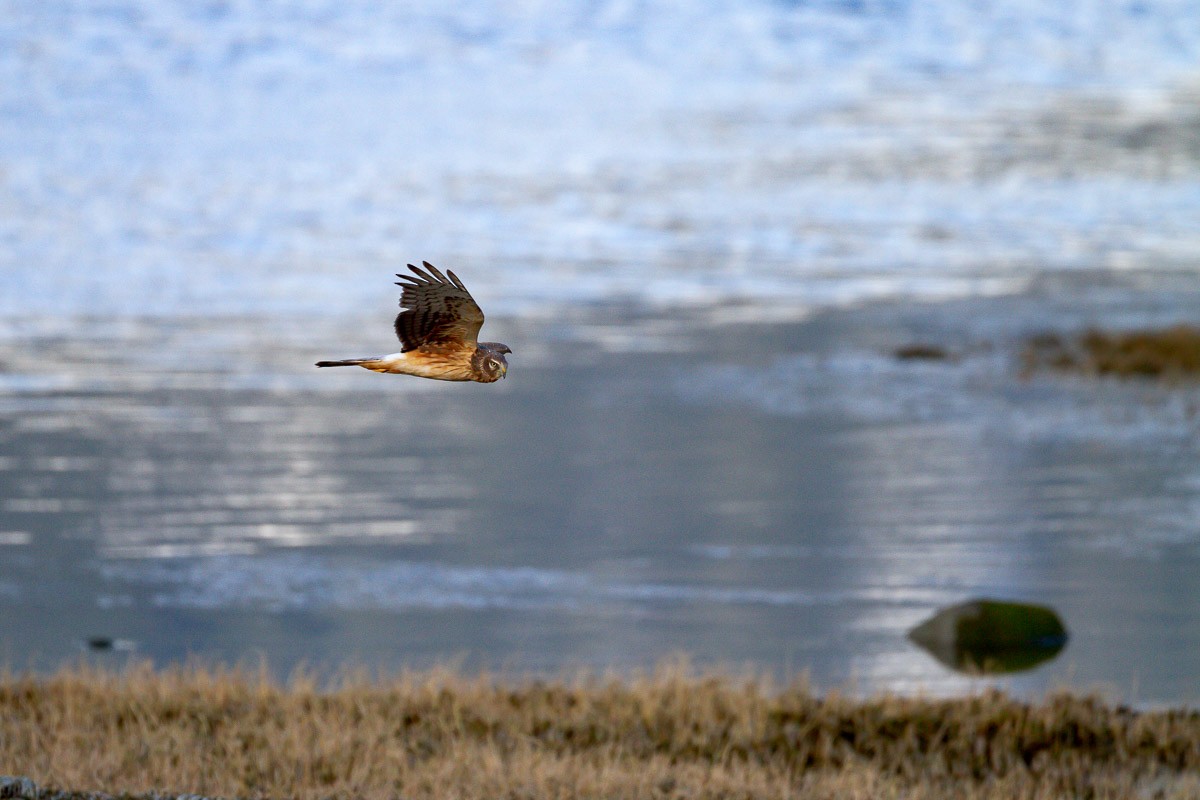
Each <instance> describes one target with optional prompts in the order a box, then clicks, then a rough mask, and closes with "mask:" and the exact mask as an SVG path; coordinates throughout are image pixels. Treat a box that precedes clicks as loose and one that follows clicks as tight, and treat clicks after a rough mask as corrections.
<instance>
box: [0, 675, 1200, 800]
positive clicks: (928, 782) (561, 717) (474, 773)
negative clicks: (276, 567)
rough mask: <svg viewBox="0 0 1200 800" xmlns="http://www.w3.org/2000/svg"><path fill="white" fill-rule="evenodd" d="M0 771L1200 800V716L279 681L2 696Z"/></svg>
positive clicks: (440, 787)
mask: <svg viewBox="0 0 1200 800" xmlns="http://www.w3.org/2000/svg"><path fill="white" fill-rule="evenodd" d="M0 720H2V721H3V723H2V725H0V774H8V775H23V776H27V777H29V778H31V779H32V780H33V781H35V782H37V783H38V784H39V785H40V786H42V787H47V788H48V787H53V788H59V789H71V790H102V791H105V792H109V793H114V794H120V793H130V794H139V793H147V792H151V791H158V792H172V793H181V792H188V793H197V794H201V795H207V796H225V797H235V796H240V797H246V796H253V797H298V798H324V797H330V796H336V797H365V798H384V797H386V798H394V797H404V798H414V800H415V799H416V798H439V800H449V799H450V798H514V799H517V798H530V800H532V799H533V798H575V797H589V798H590V797H595V798H635V797H636V798H664V799H665V798H691V799H696V798H718V797H720V798H839V799H840V800H845V799H846V798H863V799H864V800H865V799H866V798H870V799H871V800H886V799H887V798H905V799H906V800H921V799H922V798H968V799H969V798H1004V799H1005V800H1012V798H1058V797H1073V798H1074V797H1079V798H1107V797H1111V798H1126V797H1148V798H1149V797H1165V798H1195V797H1200V777H1198V776H1200V712H1198V711H1191V710H1182V709H1181V710H1162V711H1142V712H1138V711H1133V710H1130V709H1127V708H1122V707H1117V706H1114V705H1110V704H1107V703H1105V702H1103V701H1101V700H1099V699H1097V698H1093V697H1079V696H1071V695H1065V694H1062V695H1053V696H1049V697H1047V698H1045V699H1044V700H1042V701H1039V702H1036V703H1032V704H1029V703H1024V702H1019V701H1016V700H1014V699H1011V698H1009V697H1007V696H1005V695H1003V694H999V693H994V692H988V693H983V694H980V695H978V696H974V697H969V698H965V699H958V700H934V699H912V698H900V697H892V696H880V697H874V698H870V699H866V700H862V699H852V698H850V697H847V696H844V695H841V694H838V693H823V694H818V693H814V692H813V691H811V690H809V689H808V688H807V687H806V686H804V685H802V684H796V685H791V686H772V685H770V684H769V683H767V682H765V681H762V680H758V679H743V678H738V677H732V676H721V675H707V676H706V675H696V674H694V673H693V672H692V671H690V670H688V669H686V668H683V667H679V666H664V667H661V668H660V669H658V670H657V671H655V672H654V673H652V674H648V675H645V676H641V677H625V678H621V679H617V678H611V679H610V678H598V677H595V676H587V675H579V676H574V677H568V678H564V679H562V680H556V681H542V680H532V679H531V680H528V681H499V680H495V679H492V678H489V677H487V676H464V675H461V674H458V673H456V672H454V671H451V670H433V671H428V672H420V673H411V674H401V675H397V676H394V677H390V678H386V679H370V678H368V677H365V676H357V677H348V678H344V679H342V680H341V681H339V682H338V683H337V684H336V685H334V686H332V687H324V688H321V687H318V686H317V685H316V684H315V682H314V681H312V680H311V679H308V678H305V677H296V678H293V679H292V680H291V681H289V682H288V683H287V684H286V685H280V684H278V683H276V682H274V681H272V680H271V679H270V678H269V677H268V674H267V673H266V672H265V671H262V672H255V671H248V670H212V669H202V668H173V669H167V670H163V671H156V670H153V669H151V668H150V667H148V666H139V667H137V668H134V669H131V670H128V671H125V672H121V673H113V672H106V671H98V670H94V669H90V668H86V667H75V668H72V669H68V670H65V671H62V672H60V673H58V674H56V675H54V676H51V677H34V676H28V675H15V674H8V675H6V676H3V677H2V678H0Z"/></svg>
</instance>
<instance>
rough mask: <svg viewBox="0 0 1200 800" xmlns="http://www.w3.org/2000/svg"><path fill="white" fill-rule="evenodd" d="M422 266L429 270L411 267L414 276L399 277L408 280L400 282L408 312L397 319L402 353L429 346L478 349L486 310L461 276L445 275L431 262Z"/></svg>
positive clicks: (403, 312) (449, 272) (402, 296)
mask: <svg viewBox="0 0 1200 800" xmlns="http://www.w3.org/2000/svg"><path fill="white" fill-rule="evenodd" d="M421 263H422V264H424V265H425V269H421V268H420V267H416V266H413V265H412V264H409V265H408V268H409V269H410V270H412V272H413V274H412V275H401V274H397V275H396V277H397V278H400V279H401V281H405V283H401V282H400V281H397V282H396V285H397V286H400V287H402V288H403V289H404V291H403V292H402V293H401V294H400V306H401V307H402V308H403V309H404V311H401V312H400V313H399V314H398V315H397V316H396V336H398V337H399V338H400V344H401V345H402V347H401V352H404V353H407V352H408V351H409V350H416V349H417V348H419V347H424V346H426V345H431V346H433V347H437V346H449V347H453V346H461V345H469V346H471V347H472V348H474V347H475V345H476V343H477V341H478V337H479V329H480V328H481V327H483V311H481V310H480V308H479V305H478V304H477V303H476V302H475V299H474V298H473V297H471V293H470V292H468V291H467V287H466V286H463V283H462V281H460V280H459V279H458V276H457V275H455V274H454V273H453V272H451V271H450V270H446V275H443V274H442V273H441V271H440V270H438V268H437V267H435V266H434V265H433V264H430V263H429V262H428V261H423V262H421Z"/></svg>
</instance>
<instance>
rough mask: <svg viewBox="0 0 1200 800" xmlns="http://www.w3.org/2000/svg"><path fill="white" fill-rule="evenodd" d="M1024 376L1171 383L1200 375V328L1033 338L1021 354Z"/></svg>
mask: <svg viewBox="0 0 1200 800" xmlns="http://www.w3.org/2000/svg"><path fill="white" fill-rule="evenodd" d="M1021 367H1022V372H1023V373H1024V374H1026V375H1029V374H1032V373H1034V372H1037V371H1040V370H1050V371H1053V372H1067V373H1074V374H1078V375H1088V376H1104V377H1115V378H1150V379H1160V380H1167V381H1179V380H1195V379H1196V378H1198V377H1200V327H1196V326H1193V325H1174V326H1171V327H1167V328H1146V329H1141V330H1131V331H1104V330H1099V329H1095V328H1093V329H1090V330H1087V331H1084V332H1083V333H1081V334H1078V335H1076V336H1073V337H1071V336H1064V335H1060V334H1057V333H1043V334H1039V335H1036V336H1032V337H1030V338H1029V339H1028V340H1026V342H1025V346H1024V349H1023V350H1022V353H1021Z"/></svg>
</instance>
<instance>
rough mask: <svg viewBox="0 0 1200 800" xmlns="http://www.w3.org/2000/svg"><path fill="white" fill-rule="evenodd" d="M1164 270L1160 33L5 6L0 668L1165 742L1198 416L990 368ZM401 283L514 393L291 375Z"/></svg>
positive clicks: (1157, 391) (1174, 284)
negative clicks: (697, 701)
mask: <svg viewBox="0 0 1200 800" xmlns="http://www.w3.org/2000/svg"><path fill="white" fill-rule="evenodd" d="M1198 258H1200V6H1198V5H1197V4H1195V3H1193V2H1190V0H1178V1H1174V2H1173V1H1172V0H1133V1H1131V2H1102V1H1101V0H1095V1H1094V2H1090V1H1089V0H1078V1H1076V2H1064V3H1058V4H1045V3H1041V2H1033V1H1032V0H1009V1H1008V2H998V3H961V2H957V0H908V1H906V0H878V1H877V2H872V1H871V0H861V1H859V2H855V1H853V0H826V1H821V0H813V1H812V2H790V3H789V2H767V1H766V0H744V1H743V2H723V0H708V1H707V2H692V3H671V2H663V3H639V2H620V1H619V0H614V1H613V2H590V3H578V4H562V5H560V4H554V3H543V2H525V3H523V2H507V1H506V2H488V0H471V1H470V2H466V3H461V4H457V5H456V6H455V7H453V8H448V7H447V6H446V4H444V3H440V2H429V3H419V2H418V3H404V4H376V3H368V2H354V1H353V0H351V1H350V2H347V1H346V0H338V1H337V2H294V3H273V2H252V1H251V0H245V1H244V2H236V1H232V2H220V1H217V0H214V1H213V2H203V3H200V2H160V1H159V0H154V2H151V1H150V0H140V1H139V0H130V1H129V2H117V1H115V0H114V1H113V2H97V3H67V2H61V3H60V2H34V0H27V1H26V2H21V1H20V0H10V1H9V2H0V661H3V662H4V663H6V664H8V665H10V666H12V667H14V668H22V669H23V668H27V667H29V668H34V669H52V668H54V667H55V666H57V665H58V664H61V663H63V661H64V660H67V659H71V658H78V657H80V654H81V652H90V653H91V655H89V656H88V657H92V658H99V659H102V660H105V659H107V660H119V659H124V658H131V657H138V658H141V657H148V658H152V659H154V660H155V661H156V662H157V663H171V662H178V661H183V660H186V659H189V658H198V659H200V660H203V661H209V662H217V661H220V662H236V661H244V660H247V659H250V660H254V659H258V658H265V659H266V661H267V662H268V663H269V664H270V665H271V666H272V667H273V668H274V669H276V670H278V671H279V672H280V673H281V674H286V673H287V671H289V670H290V669H292V668H293V667H295V666H296V665H297V664H302V663H305V664H309V665H311V666H315V667H317V668H320V669H324V668H329V669H336V668H338V667H339V666H341V665H344V664H358V665H365V666H369V667H372V668H379V669H394V668H398V667H402V666H427V665H430V664H434V663H444V662H446V661H448V660H457V662H458V663H461V664H463V665H465V666H466V667H468V668H472V669H473V668H479V667H487V668H491V669H497V670H507V671H513V672H524V671H530V670H532V671H550V672H553V671H556V670H560V669H565V668H572V667H577V666H590V667H595V668H600V669H607V668H615V669H617V670H627V669H633V668H638V667H644V666H648V665H651V664H653V663H655V662H656V661H658V660H659V659H661V658H663V657H665V656H668V655H671V654H673V653H686V654H689V655H690V656H691V657H692V658H693V659H694V660H695V661H696V662H698V663H701V664H706V665H711V664H724V665H735V666H741V665H747V664H748V665H750V666H752V667H753V668H755V669H760V670H765V671H769V672H774V673H776V674H780V675H784V676H787V675H795V674H798V673H807V674H809V675H810V676H811V678H812V680H813V681H814V683H816V685H817V686H818V687H846V686H850V687H853V688H854V689H856V690H861V691H873V690H879V689H885V690H894V691H906V692H907V691H926V692H932V693H947V694H954V693H960V692H965V691H969V690H971V689H973V688H975V687H977V686H979V685H981V681H984V680H987V681H991V682H994V683H998V684H999V685H1002V686H1005V687H1007V688H1009V689H1011V690H1013V691H1016V692H1019V693H1040V692H1044V691H1046V690H1047V689H1049V688H1054V687H1060V686H1070V687H1072V688H1084V689H1094V688H1100V689H1101V690H1103V691H1106V692H1109V693H1111V694H1113V695H1116V696H1119V697H1122V698H1124V699H1126V700H1128V701H1130V702H1135V703H1139V704H1160V703H1190V704H1196V703H1197V702H1200V677H1198V676H1200V458H1198V456H1200V445H1198V440H1197V434H1198V433H1200V422H1198V421H1197V419H1196V413H1195V412H1196V408H1197V402H1198V401H1200V397H1197V393H1196V389H1195V386H1194V385H1190V384H1187V383H1184V384H1163V383H1156V382H1121V381H1112V380H1104V381H1096V380H1087V379H1083V378H1077V377H1070V376H1062V375H1056V374H1042V373H1038V374H1034V375H1026V374H1023V373H1022V370H1021V367H1020V352H1021V348H1022V342H1024V341H1025V340H1026V339H1027V338H1028V337H1030V336H1034V335H1045V334H1046V333H1051V334H1054V335H1061V336H1071V335H1074V334H1075V333H1077V332H1079V331H1081V330H1083V329H1086V328H1088V327H1093V326H1099V327H1104V328H1112V329H1126V328H1133V327H1139V326H1162V325H1172V324H1176V323H1181V322H1196V321H1200V320H1197V316H1198V311H1197V309H1200V282H1198V281H1197V271H1198V270H1197V264H1198V263H1200V262H1198ZM421 260H429V261H431V262H432V263H434V264H436V265H438V266H440V267H443V268H446V267H448V268H452V269H454V270H455V271H456V272H457V273H458V274H459V276H460V277H462V278H463V280H464V281H465V282H466V284H467V285H468V287H469V288H470V289H471V291H472V292H473V294H474V296H475V297H476V299H477V300H478V301H479V302H480V304H481V305H482V306H483V308H484V310H485V312H486V313H487V316H488V322H487V325H486V327H485V328H484V331H483V334H484V338H486V339H490V340H497V341H503V342H505V343H507V344H509V345H510V346H511V347H512V349H513V351H514V355H512V356H510V357H509V362H510V367H511V368H510V374H509V379H508V380H507V381H504V382H502V383H500V384H496V385H487V386H484V385H460V384H446V383H437V382H432V381H421V380H417V379H414V378H407V377H397V376H380V375H375V374H371V373H369V372H366V371H363V370H337V371H327V370H323V371H318V370H317V369H315V368H314V367H313V366H312V365H313V362H314V361H316V360H318V359H323V358H344V357H352V356H366V355H375V354H378V353H385V352H391V351H393V350H395V349H397V348H396V345H395V342H394V339H393V337H392V333H391V318H392V316H393V315H394V314H395V312H396V303H397V299H398V289H397V288H396V287H395V286H393V285H392V282H393V280H394V278H393V277H392V275H393V273H395V272H397V271H400V270H401V269H402V268H403V265H404V264H405V263H406V262H420V261H421ZM914 347H916V348H917V349H916V350H913V349H912V348H914ZM906 354H907V355H908V356H913V355H918V356H921V357H900V356H904V355H906ZM976 596H986V597H998V598H1004V599H1014V600H1021V601H1027V602H1035V603H1043V604H1047V605H1050V606H1052V607H1054V608H1055V609H1057V610H1058V611H1059V612H1060V614H1061V615H1062V617H1063V619H1064V620H1065V622H1066V625H1067V628H1068V629H1069V631H1070V634H1071V639H1070V642H1069V644H1068V646H1067V647H1066V649H1065V650H1063V652H1062V653H1061V654H1059V656H1058V658H1056V659H1055V660H1053V661H1052V662H1050V663H1048V664H1043V665H1041V666H1040V667H1038V668H1037V669H1035V670H1032V671H1028V672H1023V673H1019V674H1013V675H1008V676H997V677H992V678H987V679H982V678H978V677H970V676H966V675H963V674H961V673H958V672H956V671H954V670H952V669H950V668H948V667H947V666H944V665H943V664H941V663H940V662H938V661H937V660H935V659H934V658H932V657H931V656H930V655H929V654H927V653H925V652H923V651H921V650H919V649H917V648H916V647H915V646H914V645H913V644H912V643H910V642H909V641H907V640H906V638H905V633H906V631H908V629H909V628H911V627H912V626H913V625H915V624H917V623H918V622H920V621H921V620H922V619H924V618H926V617H927V616H929V615H930V614H931V613H933V612H934V611H935V610H937V609H938V608H940V607H943V606H946V605H949V604H953V603H957V602H960V601H962V600H965V599H968V598H971V597H976Z"/></svg>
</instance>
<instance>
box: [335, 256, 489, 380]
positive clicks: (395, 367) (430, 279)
mask: <svg viewBox="0 0 1200 800" xmlns="http://www.w3.org/2000/svg"><path fill="white" fill-rule="evenodd" d="M422 263H423V264H424V265H425V269H421V268H420V267H414V266H413V265H412V264H409V265H408V268H409V269H410V270H412V271H413V274H412V275H400V274H397V275H396V277H397V278H400V280H402V281H406V283H400V282H397V283H396V285H397V286H400V287H402V288H403V289H404V291H403V292H401V294H400V307H401V308H402V309H404V310H403V311H401V312H400V313H399V314H398V315H397V316H396V335H397V336H398V337H400V345H401V347H400V352H399V353H392V354H391V355H386V356H375V357H374V358H348V359H345V360H344V361H318V362H317V366H318V367H365V368H366V369H369V370H371V371H373V372H393V373H396V374H399V375H416V376H417V377H419V378H433V379H434V380H439V381H478V382H479V383H495V382H496V381H498V380H500V379H501V378H503V377H504V376H505V374H507V373H508V362H507V361H505V360H504V354H505V353H511V352H512V350H510V349H509V348H508V345H506V344H500V343H499V342H480V341H476V339H477V337H478V336H479V329H480V328H481V327H483V312H482V311H480V310H479V306H478V305H477V304H476V302H475V300H474V298H472V297H471V293H470V292H468V291H467V287H466V286H463V282H462V281H460V280H459V279H458V276H457V275H455V274H454V273H453V272H451V271H450V270H446V274H445V275H443V274H442V273H441V272H440V271H439V270H438V268H437V267H435V266H434V265H433V264H430V263H429V262H428V261H424V262H422ZM447 276H448V277H447Z"/></svg>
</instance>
